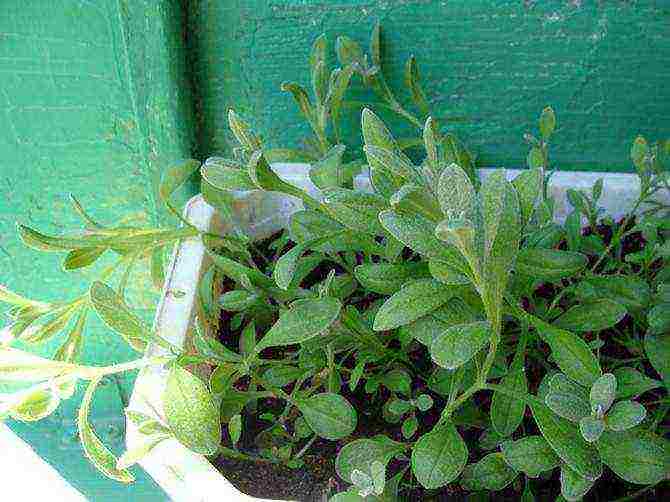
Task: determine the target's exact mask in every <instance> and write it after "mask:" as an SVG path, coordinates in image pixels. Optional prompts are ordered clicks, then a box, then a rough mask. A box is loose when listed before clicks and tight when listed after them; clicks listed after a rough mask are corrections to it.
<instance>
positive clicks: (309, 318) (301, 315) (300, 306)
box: [255, 297, 342, 353]
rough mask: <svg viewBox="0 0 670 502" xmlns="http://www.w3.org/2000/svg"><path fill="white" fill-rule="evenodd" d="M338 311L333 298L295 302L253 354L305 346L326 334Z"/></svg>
mask: <svg viewBox="0 0 670 502" xmlns="http://www.w3.org/2000/svg"><path fill="white" fill-rule="evenodd" d="M341 308H342V303H341V302H340V301H339V300H337V299H336V298H329V297H325V298H317V299H303V300H296V301H295V302H293V303H292V304H291V308H290V310H288V311H286V312H283V313H282V314H281V316H280V317H279V320H278V321H277V322H276V323H275V324H274V325H273V326H272V328H270V330H269V331H268V332H267V333H266V334H265V336H264V337H263V338H262V339H261V340H260V342H258V344H257V345H256V348H255V351H256V352H257V353H258V352H260V351H262V350H263V349H265V348H267V347H276V346H284V345H293V344H295V343H303V342H306V341H307V340H309V339H310V338H313V337H315V336H317V335H319V334H321V333H323V332H324V331H326V330H327V329H328V328H329V327H330V325H331V324H333V322H335V319H337V317H338V316H339V315H340V309H341Z"/></svg>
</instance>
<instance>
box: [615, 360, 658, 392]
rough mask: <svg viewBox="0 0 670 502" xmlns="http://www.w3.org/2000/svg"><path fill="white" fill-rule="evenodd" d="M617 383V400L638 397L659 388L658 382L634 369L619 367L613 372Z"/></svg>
mask: <svg viewBox="0 0 670 502" xmlns="http://www.w3.org/2000/svg"><path fill="white" fill-rule="evenodd" d="M612 373H613V374H614V376H615V377H616V381H617V389H616V397H617V399H629V398H631V397H636V396H639V395H640V394H644V393H645V392H647V391H650V390H652V389H657V388H658V387H661V386H662V384H661V382H659V381H658V380H654V379H653V378H649V377H648V376H646V375H643V374H642V373H640V372H639V371H638V370H636V369H635V368H628V367H625V366H624V367H621V368H617V369H615V370H614V371H613V372H612Z"/></svg>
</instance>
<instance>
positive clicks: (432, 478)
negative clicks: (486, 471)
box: [412, 424, 468, 490]
mask: <svg viewBox="0 0 670 502" xmlns="http://www.w3.org/2000/svg"><path fill="white" fill-rule="evenodd" d="M467 460H468V448H467V446H466V445H465V442H464V441H463V438H461V436H460V434H459V433H458V431H457V430H456V427H455V426H454V425H453V424H445V425H442V426H440V427H436V428H435V429H433V430H432V431H431V432H429V433H427V434H424V435H423V436H421V437H420V438H419V440H418V441H417V442H416V443H415V445H414V448H413V449H412V472H413V473H414V475H415V476H416V479H417V480H418V481H419V483H421V485H422V486H423V487H424V488H427V489H429V490H432V489H435V488H440V487H442V486H444V485H446V484H448V483H451V482H452V481H454V480H455V479H456V478H457V477H458V475H459V474H460V473H461V471H462V470H463V468H464V467H465V464H466V462H467Z"/></svg>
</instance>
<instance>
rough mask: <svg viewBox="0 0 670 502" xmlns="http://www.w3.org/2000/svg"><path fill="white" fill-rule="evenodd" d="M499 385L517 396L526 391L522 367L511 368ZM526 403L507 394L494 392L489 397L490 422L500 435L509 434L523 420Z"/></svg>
mask: <svg viewBox="0 0 670 502" xmlns="http://www.w3.org/2000/svg"><path fill="white" fill-rule="evenodd" d="M500 386H501V387H504V388H505V389H507V390H508V391H510V392H512V393H514V394H515V395H518V396H525V395H526V394H527V393H528V381H527V379H526V373H525V372H524V371H523V368H521V369H519V370H512V371H510V372H509V373H508V374H507V375H505V376H504V377H503V378H502V379H501V380H500ZM525 411H526V404H525V403H524V401H523V400H521V399H515V398H513V397H511V396H510V395H509V394H507V393H505V394H503V393H502V392H494V393H493V397H492V398H491V424H492V425H493V428H494V429H495V430H496V432H497V433H498V434H500V435H501V436H511V435H512V433H513V432H514V431H515V430H517V429H518V427H519V425H521V422H522V421H523V416H524V414H525Z"/></svg>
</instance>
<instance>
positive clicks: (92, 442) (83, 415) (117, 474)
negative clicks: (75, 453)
mask: <svg viewBox="0 0 670 502" xmlns="http://www.w3.org/2000/svg"><path fill="white" fill-rule="evenodd" d="M100 379H101V377H96V378H94V379H92V380H91V381H90V383H89V384H88V387H87V388H86V392H85V393H84V397H83V399H82V401H81V407H80V408H79V414H78V417H77V425H78V428H79V440H80V441H81V445H82V446H83V448H84V453H85V454H86V457H87V458H88V459H89V460H90V461H91V463H92V464H93V465H94V466H95V467H96V468H97V469H98V470H100V472H102V473H103V474H104V475H105V476H107V477H109V478H112V479H114V480H116V481H120V482H121V483H132V482H133V481H135V478H134V477H133V475H132V474H131V473H130V472H129V471H127V470H126V469H118V468H117V466H116V464H117V462H118V460H117V458H116V457H115V456H114V454H113V453H112V452H111V451H109V449H108V448H107V447H106V446H105V445H104V444H103V443H102V441H100V439H99V438H98V436H96V434H95V431H94V430H93V428H92V427H91V425H90V424H89V422H88V415H89V410H90V407H91V401H92V400H93V393H94V392H95V389H96V387H97V386H98V384H99V383H100Z"/></svg>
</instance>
